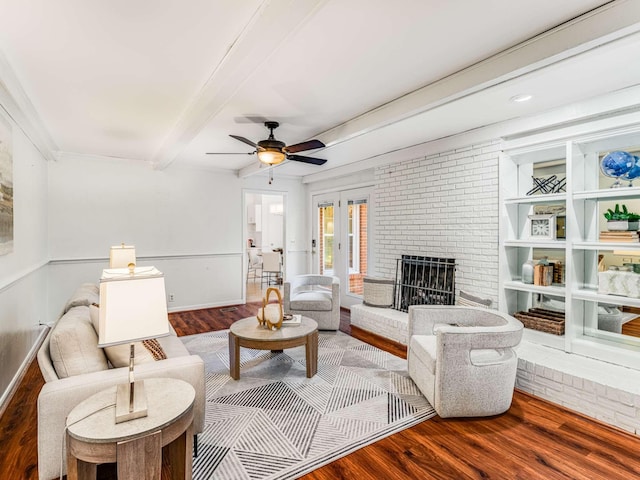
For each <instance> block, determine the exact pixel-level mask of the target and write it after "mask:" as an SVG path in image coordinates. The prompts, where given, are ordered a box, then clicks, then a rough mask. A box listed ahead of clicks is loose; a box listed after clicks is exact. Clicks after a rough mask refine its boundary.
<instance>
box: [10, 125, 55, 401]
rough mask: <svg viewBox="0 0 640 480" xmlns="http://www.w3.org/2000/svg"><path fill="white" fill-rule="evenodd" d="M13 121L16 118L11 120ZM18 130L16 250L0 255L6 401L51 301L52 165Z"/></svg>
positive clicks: (15, 141) (15, 148)
mask: <svg viewBox="0 0 640 480" xmlns="http://www.w3.org/2000/svg"><path fill="white" fill-rule="evenodd" d="M11 123H12V122H11ZM12 130H13V187H14V239H13V240H14V241H13V252H12V253H9V254H7V255H2V256H0V365H1V368H0V395H1V397H0V405H3V404H4V401H5V399H6V397H7V395H8V393H9V391H10V390H11V388H13V386H14V384H15V383H16V382H17V380H18V377H19V375H20V374H21V372H22V369H23V367H25V366H26V363H27V362H28V360H29V359H30V358H31V357H30V356H31V355H32V354H33V350H34V348H35V345H36V344H37V340H38V336H39V335H40V334H41V333H42V332H43V328H42V327H41V326H40V325H39V323H40V322H41V321H43V320H44V319H45V317H46V308H45V306H46V300H47V277H46V262H47V163H46V162H45V160H44V159H43V158H42V156H41V155H40V153H39V152H38V151H37V150H36V149H35V148H34V147H33V145H32V144H31V143H30V142H29V140H28V139H27V138H26V137H25V135H24V134H23V133H22V131H21V130H20V128H18V127H17V126H16V125H15V124H13V123H12Z"/></svg>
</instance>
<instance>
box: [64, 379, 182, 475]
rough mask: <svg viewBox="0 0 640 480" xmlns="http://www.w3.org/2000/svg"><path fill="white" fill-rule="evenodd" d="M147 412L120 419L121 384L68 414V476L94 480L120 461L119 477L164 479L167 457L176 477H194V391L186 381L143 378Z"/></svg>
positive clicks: (118, 466)
mask: <svg viewBox="0 0 640 480" xmlns="http://www.w3.org/2000/svg"><path fill="white" fill-rule="evenodd" d="M144 388H145V390H146V393H147V416H146V417H142V418H137V419H135V420H130V421H128V422H123V423H115V417H116V415H115V402H116V386H113V387H111V388H108V389H106V390H103V391H101V392H99V393H96V394H95V395H92V396H91V397H89V398H88V399H86V400H85V401H83V402H81V403H80V404H79V405H78V406H76V407H75V408H74V409H73V410H72V411H71V413H70V414H69V416H68V417H67V436H66V441H67V479H68V480H76V479H95V478H96V471H97V470H96V468H97V465H98V464H100V463H114V462H115V463H116V464H117V473H118V479H119V480H123V479H131V480H133V479H136V480H137V479H141V478H144V479H153V480H156V479H158V480H159V479H160V478H161V472H162V455H163V447H165V446H168V448H166V449H165V451H164V454H165V455H168V461H169V462H170V465H171V472H172V477H171V478H172V479H178V478H180V479H187V480H191V473H192V465H193V456H192V452H193V403H194V400H195V390H194V389H193V387H192V386H191V385H190V384H188V383H187V382H185V381H183V380H177V379H173V378H149V379H145V380H144Z"/></svg>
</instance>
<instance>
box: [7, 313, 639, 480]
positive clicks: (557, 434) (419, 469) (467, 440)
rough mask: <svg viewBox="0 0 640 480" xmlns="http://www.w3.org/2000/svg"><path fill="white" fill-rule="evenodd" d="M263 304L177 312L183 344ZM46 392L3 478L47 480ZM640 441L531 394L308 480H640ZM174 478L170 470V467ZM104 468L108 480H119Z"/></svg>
mask: <svg viewBox="0 0 640 480" xmlns="http://www.w3.org/2000/svg"><path fill="white" fill-rule="evenodd" d="M258 307H259V303H250V304H246V305H235V306H231V307H223V308H212V309H202V310H194V311H189V312H176V313H171V314H170V315H169V319H170V321H171V324H172V325H173V327H174V328H175V330H176V332H177V333H178V335H180V336H183V335H193V334H196V333H204V332H208V331H214V330H223V329H227V328H229V326H230V325H231V323H233V322H234V321H235V320H238V319H240V318H244V317H247V316H251V315H255V313H256V312H257V309H258ZM340 329H341V330H342V331H343V332H345V333H349V334H352V335H353V336H354V337H356V338H359V339H361V340H363V341H366V342H368V343H371V344H373V345H375V346H377V347H378V348H381V349H383V350H386V351H389V352H391V353H393V354H394V355H398V356H401V357H405V358H406V348H405V347H404V346H402V345H400V344H397V343H395V342H390V341H388V340H386V339H382V338H380V337H378V336H377V335H374V334H371V333H369V332H366V331H365V330H362V329H358V328H357V327H353V328H352V327H351V326H350V321H349V312H348V311H347V310H343V311H341V318H340ZM43 384H44V380H43V378H42V375H41V374H40V370H39V368H38V366H37V362H36V361H34V362H33V363H32V364H31V365H30V366H29V368H28V370H27V372H26V374H25V376H24V379H23V381H22V382H21V384H20V386H19V387H18V389H17V390H16V393H15V395H14V397H13V399H12V400H11V401H10V403H9V405H8V406H7V409H6V410H5V412H4V414H3V416H2V417H1V418H0V434H1V436H0V452H1V453H0V478H2V479H4V478H7V479H14V478H15V479H25V480H37V478H38V476H37V449H36V445H37V429H36V428H35V426H36V421H37V396H38V393H39V391H40V389H41V388H42V385H43ZM638 452H640V437H638V436H635V435H630V434H627V433H625V432H622V431H620V430H618V429H615V428H613V427H610V426H608V425H604V424H602V423H599V422H596V421H594V420H591V419H589V418H587V417H584V416H582V415H579V414H576V413H574V412H571V411H569V410H566V409H564V408H561V407H559V406H557V405H554V404H552V403H549V402H546V401H544V400H541V399H539V398H536V397H533V396H531V395H528V394H526V393H523V392H518V391H516V392H515V395H514V401H513V404H512V406H511V408H510V409H509V411H508V412H506V413H505V414H503V415H498V416H495V417H489V418H471V419H441V418H439V417H435V418H433V419H430V420H427V421H425V422H422V423H421V424H419V425H416V426H414V427H412V428H409V429H406V430H403V431H402V432H399V433H396V434H394V435H391V436H390V437H387V438H385V439H383V440H380V441H378V442H376V443H374V444H372V445H369V446H367V447H364V448H362V449H360V450H357V451H356V452H354V453H352V454H350V455H347V456H346V457H343V458H342V459H339V460H336V461H334V462H332V463H330V464H328V465H326V466H324V467H322V468H319V469H317V470H315V471H313V472H311V473H309V474H308V475H305V476H304V477H302V478H304V479H306V480H329V479H331V480H335V479H358V480H374V479H375V480H378V479H380V478H384V479H392V480H393V479H398V480H400V479H403V480H404V479H407V478H410V479H426V480H429V479H434V480H452V479H456V480H458V479H460V480H462V479H509V480H513V479H521V480H556V479H557V480H566V479H573V480H576V479H578V480H582V479H584V480H587V479H588V480H594V479H606V480H628V479H631V478H640V455H639V453H638ZM163 471H164V472H170V465H166V464H165V465H163ZM115 478H116V476H115V469H114V468H113V465H102V466H100V468H99V469H98V479H100V480H112V479H115Z"/></svg>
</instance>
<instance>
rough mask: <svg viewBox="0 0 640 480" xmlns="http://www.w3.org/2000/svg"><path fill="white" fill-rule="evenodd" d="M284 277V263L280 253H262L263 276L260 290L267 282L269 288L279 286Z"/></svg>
mask: <svg viewBox="0 0 640 480" xmlns="http://www.w3.org/2000/svg"><path fill="white" fill-rule="evenodd" d="M281 275H282V261H281V257H280V253H279V252H263V253H262V276H261V280H260V288H262V285H263V284H264V283H265V282H266V283H267V286H269V285H277V284H278V282H279V278H280V277H281Z"/></svg>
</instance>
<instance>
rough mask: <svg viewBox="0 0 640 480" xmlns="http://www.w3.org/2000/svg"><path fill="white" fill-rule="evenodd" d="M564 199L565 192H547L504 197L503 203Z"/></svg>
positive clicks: (563, 200) (530, 202) (513, 203)
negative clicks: (544, 193)
mask: <svg viewBox="0 0 640 480" xmlns="http://www.w3.org/2000/svg"><path fill="white" fill-rule="evenodd" d="M634 190H635V188H634ZM566 201H567V194H566V193H549V194H546V195H528V196H524V197H512V198H505V199H504V203H505V204H507V205H518V204H537V203H558V202H566Z"/></svg>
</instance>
